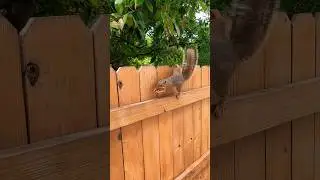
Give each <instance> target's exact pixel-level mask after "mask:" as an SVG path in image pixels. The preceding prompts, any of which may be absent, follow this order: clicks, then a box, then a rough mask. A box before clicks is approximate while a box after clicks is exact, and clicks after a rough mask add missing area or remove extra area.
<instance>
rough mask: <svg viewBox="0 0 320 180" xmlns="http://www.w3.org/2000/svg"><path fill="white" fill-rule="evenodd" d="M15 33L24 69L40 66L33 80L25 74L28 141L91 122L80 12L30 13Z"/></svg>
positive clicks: (88, 55)
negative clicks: (35, 14)
mask: <svg viewBox="0 0 320 180" xmlns="http://www.w3.org/2000/svg"><path fill="white" fill-rule="evenodd" d="M20 36H21V43H22V45H21V47H22V54H23V63H24V64H23V68H24V70H25V68H26V65H27V64H28V63H35V64H37V65H38V66H39V68H40V75H39V79H38V81H37V83H36V84H35V86H31V84H30V82H29V81H28V79H27V78H26V93H27V96H26V97H27V106H28V116H29V117H28V118H29V127H30V140H31V142H36V141H39V140H44V139H48V138H52V137H56V136H61V135H65V134H70V133H75V132H79V131H83V130H88V129H92V128H96V127H97V119H96V104H95V73H94V58H93V48H92V34H91V33H90V32H89V30H88V29H87V27H85V25H84V23H83V22H82V20H81V18H80V17H79V16H54V17H36V18H31V19H30V20H29V21H28V23H27V25H26V26H25V28H24V29H23V30H22V31H21V32H20Z"/></svg>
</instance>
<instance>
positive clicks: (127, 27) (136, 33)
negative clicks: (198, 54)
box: [111, 0, 209, 64]
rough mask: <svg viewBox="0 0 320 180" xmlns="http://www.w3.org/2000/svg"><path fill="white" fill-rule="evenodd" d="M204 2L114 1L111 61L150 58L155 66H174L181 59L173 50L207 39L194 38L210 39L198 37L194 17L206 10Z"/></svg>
mask: <svg viewBox="0 0 320 180" xmlns="http://www.w3.org/2000/svg"><path fill="white" fill-rule="evenodd" d="M207 1H208V0H198V1H194V0H174V1H172V0H113V3H114V7H115V11H116V13H114V16H113V19H112V22H111V27H112V32H113V33H112V34H113V36H116V37H113V38H112V39H111V40H112V42H111V44H112V46H113V47H112V49H111V56H112V59H113V61H115V62H119V64H122V63H124V62H127V64H130V62H133V61H135V62H136V63H141V61H142V59H145V58H147V57H152V58H151V63H155V64H161V63H165V64H166V63H169V62H170V63H173V62H175V63H177V62H178V61H180V60H181V57H180V56H177V53H176V52H177V51H176V50H172V47H185V46H189V45H190V43H191V44H192V43H202V44H203V43H207V41H208V40H207V41H204V40H199V39H197V38H207V39H209V37H207V36H206V35H205V34H203V33H202V35H200V34H198V33H200V32H202V31H199V30H198V29H199V28H200V29H201V28H203V27H202V26H198V22H197V20H196V18H195V14H196V13H197V12H198V11H200V10H201V9H207V10H209V8H208V4H207ZM199 2H200V3H199ZM205 31H208V29H205ZM202 47H204V46H202ZM205 49H206V48H204V50H205ZM119 52H121V53H122V54H121V53H119ZM202 52H203V51H202ZM207 53H209V52H207ZM174 54H175V55H174ZM178 54H179V53H178ZM160 57H161V58H160ZM139 59H140V60H141V61H139V62H138V60H139ZM115 62H113V63H115ZM120 62H121V63H120ZM145 62H146V61H145ZM136 63H135V64H136Z"/></svg>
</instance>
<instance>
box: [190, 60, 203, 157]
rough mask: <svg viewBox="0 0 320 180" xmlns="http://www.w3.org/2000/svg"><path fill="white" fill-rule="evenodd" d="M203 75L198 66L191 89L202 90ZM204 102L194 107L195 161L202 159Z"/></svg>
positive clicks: (195, 104)
mask: <svg viewBox="0 0 320 180" xmlns="http://www.w3.org/2000/svg"><path fill="white" fill-rule="evenodd" d="M201 78H202V74H201V68H200V67H199V66H197V67H196V68H195V69H194V72H193V75H192V77H191V89H197V88H201V86H202V82H201ZM201 106H202V102H201V101H199V102H196V103H193V105H192V111H193V117H192V118H193V123H194V127H193V131H194V132H193V134H194V141H193V142H194V144H193V153H194V155H193V157H194V159H193V160H194V161H195V160H197V159H199V158H200V157H201V128H202V107H201Z"/></svg>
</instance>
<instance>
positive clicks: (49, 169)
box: [0, 128, 109, 180]
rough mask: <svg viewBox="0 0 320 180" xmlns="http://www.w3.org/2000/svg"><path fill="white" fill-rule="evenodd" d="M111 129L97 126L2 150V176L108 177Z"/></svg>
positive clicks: (15, 178) (77, 179)
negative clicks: (109, 135) (107, 144)
mask: <svg viewBox="0 0 320 180" xmlns="http://www.w3.org/2000/svg"><path fill="white" fill-rule="evenodd" d="M107 133H109V132H108V129H107V128H101V129H95V130H90V131H86V132H81V133H74V134H71V135H66V136H62V137H57V138H53V139H50V140H45V141H39V142H37V143H34V144H32V145H24V146H21V147H17V148H15V149H9V150H4V151H1V152H0V154H1V155H0V168H1V171H0V176H1V179H6V180H21V179H25V180H33V179H48V180H54V179H68V180H87V179H92V180H101V179H106V178H108V177H109V174H108V173H107V171H106V170H105V169H106V168H108V166H109V162H108V158H107V157H108V155H109V149H108V148H106V144H105V142H107V140H108V139H107V138H108V136H107ZM88 152H94V153H88Z"/></svg>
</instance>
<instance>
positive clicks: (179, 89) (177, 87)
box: [173, 85, 181, 99]
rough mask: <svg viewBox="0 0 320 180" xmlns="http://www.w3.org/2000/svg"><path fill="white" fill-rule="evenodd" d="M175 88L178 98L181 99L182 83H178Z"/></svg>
mask: <svg viewBox="0 0 320 180" xmlns="http://www.w3.org/2000/svg"><path fill="white" fill-rule="evenodd" d="M173 89H174V94H175V96H176V98H177V99H179V98H180V94H181V85H177V86H175V87H174V88H173Z"/></svg>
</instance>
